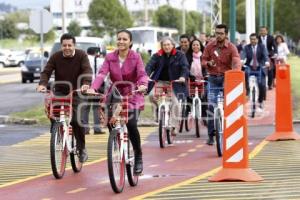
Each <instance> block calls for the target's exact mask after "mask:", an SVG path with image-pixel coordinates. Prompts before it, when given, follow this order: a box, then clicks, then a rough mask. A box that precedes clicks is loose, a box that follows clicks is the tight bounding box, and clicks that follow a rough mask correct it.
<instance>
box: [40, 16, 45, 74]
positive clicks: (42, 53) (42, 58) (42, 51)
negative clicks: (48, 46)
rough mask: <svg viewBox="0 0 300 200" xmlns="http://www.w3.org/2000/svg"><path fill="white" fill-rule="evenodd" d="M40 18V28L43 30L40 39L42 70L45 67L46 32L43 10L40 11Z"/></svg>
mask: <svg viewBox="0 0 300 200" xmlns="http://www.w3.org/2000/svg"><path fill="white" fill-rule="evenodd" d="M40 16H41V20H40V22H41V25H40V28H41V31H40V36H41V37H40V38H41V55H42V57H41V70H43V69H44V67H43V65H44V31H43V21H44V20H43V10H41V11H40Z"/></svg>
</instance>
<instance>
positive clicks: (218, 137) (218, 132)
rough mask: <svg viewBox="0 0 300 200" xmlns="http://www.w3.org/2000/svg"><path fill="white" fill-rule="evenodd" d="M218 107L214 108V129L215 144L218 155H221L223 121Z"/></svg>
mask: <svg viewBox="0 0 300 200" xmlns="http://www.w3.org/2000/svg"><path fill="white" fill-rule="evenodd" d="M222 120H223V119H222V116H221V111H220V109H217V110H216V114H215V129H216V144H217V152H218V156H219V157H221V156H222V155H223V125H222V124H223V121H222Z"/></svg>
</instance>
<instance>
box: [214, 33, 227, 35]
mask: <svg viewBox="0 0 300 200" xmlns="http://www.w3.org/2000/svg"><path fill="white" fill-rule="evenodd" d="M215 34H216V35H225V33H223V32H215Z"/></svg>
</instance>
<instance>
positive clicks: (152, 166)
mask: <svg viewBox="0 0 300 200" xmlns="http://www.w3.org/2000/svg"><path fill="white" fill-rule="evenodd" d="M157 166H158V165H150V166H149V167H150V168H154V167H157Z"/></svg>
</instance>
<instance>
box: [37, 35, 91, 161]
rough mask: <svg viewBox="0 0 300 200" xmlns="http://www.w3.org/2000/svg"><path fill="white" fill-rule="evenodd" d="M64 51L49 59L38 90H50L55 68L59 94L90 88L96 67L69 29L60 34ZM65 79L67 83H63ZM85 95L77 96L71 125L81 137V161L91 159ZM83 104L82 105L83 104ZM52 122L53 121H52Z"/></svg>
mask: <svg viewBox="0 0 300 200" xmlns="http://www.w3.org/2000/svg"><path fill="white" fill-rule="evenodd" d="M60 43H61V49H62V50H61V51H58V52H56V53H54V54H53V55H52V56H51V57H50V59H49V61H48V62H47V64H46V66H45V68H44V70H43V72H42V73H41V78H40V82H39V85H38V86H37V91H38V92H46V91H47V85H48V81H49V79H50V77H51V75H52V72H53V71H54V75H55V81H58V82H59V84H55V87H54V94H55V95H59V96H66V95H68V94H69V93H70V92H72V91H73V90H76V89H78V88H81V90H82V91H83V90H86V89H87V88H89V84H90V83H91V77H92V68H91V66H90V63H89V59H88V57H87V54H86V53H85V52H84V51H82V50H79V49H75V44H76V40H75V37H74V36H72V35H70V34H68V33H66V34H63V35H62V36H61V38H60ZM62 82H64V83H62ZM83 101H84V100H83V99H82V98H80V96H79V95H76V94H75V95H74V96H73V112H72V113H73V114H72V119H71V125H72V128H73V131H74V135H75V138H76V141H77V149H78V151H79V161H80V162H81V163H83V162H85V161H86V160H87V159H88V155H87V151H86V148H85V128H84V127H83V126H82V125H83V120H82V116H83V109H79V108H80V104H82V103H83ZM81 108H82V107H81ZM51 123H52V122H51Z"/></svg>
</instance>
